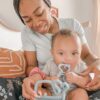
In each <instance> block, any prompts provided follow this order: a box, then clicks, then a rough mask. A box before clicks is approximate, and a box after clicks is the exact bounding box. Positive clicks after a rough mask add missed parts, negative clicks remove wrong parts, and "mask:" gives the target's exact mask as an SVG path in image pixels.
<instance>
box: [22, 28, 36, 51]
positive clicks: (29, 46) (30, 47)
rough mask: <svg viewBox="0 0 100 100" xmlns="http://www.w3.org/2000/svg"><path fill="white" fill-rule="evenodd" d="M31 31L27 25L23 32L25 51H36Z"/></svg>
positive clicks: (23, 47)
mask: <svg viewBox="0 0 100 100" xmlns="http://www.w3.org/2000/svg"><path fill="white" fill-rule="evenodd" d="M30 33H31V31H30V30H28V28H27V27H24V29H23V30H22V32H21V40H22V49H23V50H25V51H36V47H35V44H34V41H32V39H31V38H30Z"/></svg>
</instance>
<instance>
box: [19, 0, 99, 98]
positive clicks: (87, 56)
mask: <svg viewBox="0 0 100 100" xmlns="http://www.w3.org/2000/svg"><path fill="white" fill-rule="evenodd" d="M38 7H40V8H41V9H42V11H43V9H44V10H45V13H42V14H41V13H39V12H42V11H36V9H37V8H38ZM38 10H39V9H38ZM34 11H36V13H39V14H36V13H35V12H34ZM19 12H20V15H21V17H22V19H23V20H24V22H25V24H26V25H27V26H28V27H29V28H31V29H32V30H35V31H37V32H40V33H41V34H46V33H47V32H50V33H52V34H53V33H55V32H57V31H58V30H59V26H58V23H57V21H56V20H55V19H54V18H53V17H52V16H51V13H50V8H49V7H48V6H47V5H46V4H45V3H44V2H43V0H21V2H20V5H19ZM25 17H26V18H25ZM34 19H35V20H34ZM41 24H43V27H42V25H41ZM24 54H25V57H26V61H27V69H26V74H27V75H29V72H30V71H31V70H32V69H33V68H34V67H36V66H38V64H37V57H36V52H33V51H32V52H30V51H25V52H24ZM81 57H82V59H83V60H85V61H86V63H87V64H88V65H90V64H91V65H92V63H93V62H94V61H95V60H96V58H97V57H96V56H95V55H93V54H92V53H91V51H90V49H89V47H88V45H87V44H84V45H82V53H81ZM98 64H100V63H96V64H94V66H97V65H98ZM94 69H96V67H95V68H94ZM95 73H99V75H100V71H98V70H95ZM86 74H87V73H85V72H84V73H83V74H82V75H83V76H84V75H86ZM37 78H38V79H41V77H40V76H39V75H37ZM98 80H99V81H98ZM95 81H96V85H95V87H94V88H92V86H91V90H92V89H98V88H100V78H98V79H95ZM34 83H35V78H34V76H31V77H28V78H25V79H24V82H23V86H22V87H23V96H24V97H26V98H27V99H31V98H33V97H34V94H33V89H32V88H31V85H34ZM91 84H93V82H92V83H91Z"/></svg>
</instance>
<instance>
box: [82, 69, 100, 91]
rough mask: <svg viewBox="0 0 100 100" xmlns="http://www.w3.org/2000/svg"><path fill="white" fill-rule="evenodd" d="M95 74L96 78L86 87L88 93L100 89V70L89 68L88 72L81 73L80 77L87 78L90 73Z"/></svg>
mask: <svg viewBox="0 0 100 100" xmlns="http://www.w3.org/2000/svg"><path fill="white" fill-rule="evenodd" d="M91 72H92V73H94V75H95V76H94V78H93V79H92V80H91V81H90V82H89V83H88V84H87V85H86V89H87V90H88V91H95V90H98V89H100V70H99V69H97V68H96V67H94V68H92V69H91V68H88V69H87V70H86V71H84V72H83V73H81V74H80V75H82V76H86V75H88V74H89V73H91Z"/></svg>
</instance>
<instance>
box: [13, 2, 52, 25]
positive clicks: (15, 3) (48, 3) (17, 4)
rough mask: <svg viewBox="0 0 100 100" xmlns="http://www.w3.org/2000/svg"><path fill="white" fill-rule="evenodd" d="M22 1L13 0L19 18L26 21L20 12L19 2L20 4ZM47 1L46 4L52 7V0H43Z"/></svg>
mask: <svg viewBox="0 0 100 100" xmlns="http://www.w3.org/2000/svg"><path fill="white" fill-rule="evenodd" d="M20 1H21V0H13V6H14V9H15V12H16V13H17V15H18V16H19V18H20V19H21V21H22V22H23V24H25V23H24V21H23V19H22V17H21V16H20V13H19V4H20ZM43 1H44V2H45V4H46V5H47V6H48V7H49V8H51V1H50V0H43Z"/></svg>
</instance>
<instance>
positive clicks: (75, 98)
mask: <svg viewBox="0 0 100 100" xmlns="http://www.w3.org/2000/svg"><path fill="white" fill-rule="evenodd" d="M66 100H89V97H88V94H87V92H86V90H84V89H81V88H77V89H74V90H72V91H70V92H69V93H68V95H67V99H66Z"/></svg>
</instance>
